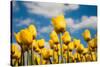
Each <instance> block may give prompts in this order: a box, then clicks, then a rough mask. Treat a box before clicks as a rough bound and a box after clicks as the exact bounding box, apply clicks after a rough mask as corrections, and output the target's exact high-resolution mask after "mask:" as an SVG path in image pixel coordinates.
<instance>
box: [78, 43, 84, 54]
mask: <svg viewBox="0 0 100 67" xmlns="http://www.w3.org/2000/svg"><path fill="white" fill-rule="evenodd" d="M83 50H84V46H83V44H80V45H79V46H78V47H77V51H78V52H79V53H82V52H83Z"/></svg>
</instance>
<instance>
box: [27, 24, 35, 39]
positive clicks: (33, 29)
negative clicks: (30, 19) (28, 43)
mask: <svg viewBox="0 0 100 67" xmlns="http://www.w3.org/2000/svg"><path fill="white" fill-rule="evenodd" d="M28 30H29V31H30V32H31V33H32V36H33V39H35V38H36V36H37V31H36V27H35V26H34V25H30V26H29V27H28Z"/></svg>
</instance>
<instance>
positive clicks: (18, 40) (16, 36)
mask: <svg viewBox="0 0 100 67" xmlns="http://www.w3.org/2000/svg"><path fill="white" fill-rule="evenodd" d="M14 36H15V39H16V41H17V43H18V44H19V45H20V43H21V39H20V32H18V33H14Z"/></svg>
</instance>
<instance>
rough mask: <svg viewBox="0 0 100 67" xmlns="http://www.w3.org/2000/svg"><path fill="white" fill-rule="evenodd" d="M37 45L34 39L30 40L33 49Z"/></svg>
mask: <svg viewBox="0 0 100 67" xmlns="http://www.w3.org/2000/svg"><path fill="white" fill-rule="evenodd" d="M37 47H38V45H37V42H36V40H33V41H32V48H33V50H35V49H36V48H37Z"/></svg>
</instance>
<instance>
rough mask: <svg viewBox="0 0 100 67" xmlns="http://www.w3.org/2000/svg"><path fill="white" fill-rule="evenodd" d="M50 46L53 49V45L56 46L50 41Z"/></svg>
mask: <svg viewBox="0 0 100 67" xmlns="http://www.w3.org/2000/svg"><path fill="white" fill-rule="evenodd" d="M49 45H50V48H51V49H53V45H54V43H53V41H52V40H49Z"/></svg>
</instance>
